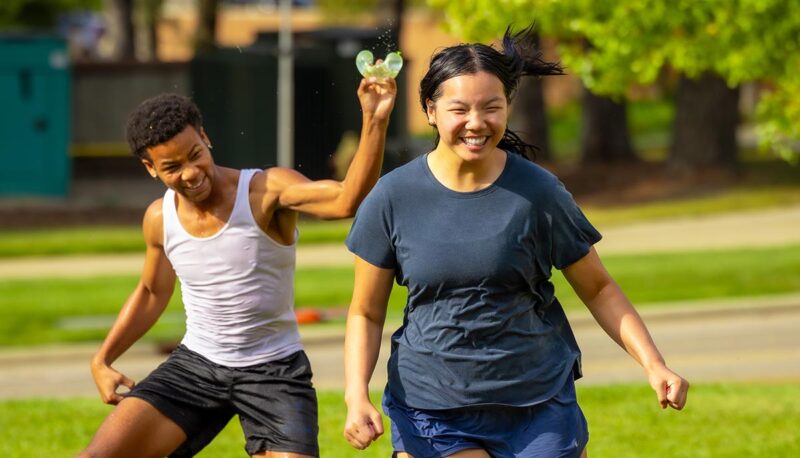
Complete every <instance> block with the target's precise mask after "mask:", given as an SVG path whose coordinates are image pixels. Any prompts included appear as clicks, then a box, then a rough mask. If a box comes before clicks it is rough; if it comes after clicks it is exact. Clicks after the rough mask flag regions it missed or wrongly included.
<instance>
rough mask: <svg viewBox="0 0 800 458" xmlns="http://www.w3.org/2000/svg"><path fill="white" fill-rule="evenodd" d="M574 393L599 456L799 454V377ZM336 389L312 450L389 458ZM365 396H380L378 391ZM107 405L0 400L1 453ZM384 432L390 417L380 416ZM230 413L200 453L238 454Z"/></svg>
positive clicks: (87, 429) (58, 451) (61, 442)
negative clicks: (354, 432)
mask: <svg viewBox="0 0 800 458" xmlns="http://www.w3.org/2000/svg"><path fill="white" fill-rule="evenodd" d="M577 385H578V400H579V402H580V404H581V407H582V409H583V411H584V413H585V415H586V417H587V419H588V422H589V431H590V441H589V456H592V457H593V458H594V457H597V458H606V457H607V458H628V457H630V458H640V457H648V458H739V457H744V456H746V457H749V458H773V457H779V456H780V457H784V456H785V457H788V456H800V433H798V431H797V425H798V424H800V385H798V384H741V383H733V384H726V385H717V384H708V385H704V384H695V385H694V386H692V388H691V390H690V394H689V403H688V404H687V408H686V409H685V410H684V411H682V412H676V411H671V410H668V411H662V410H661V409H660V408H659V407H658V406H657V403H656V400H655V397H654V395H653V393H652V391H651V390H650V389H649V387H647V386H645V385H643V384H637V385H613V386H586V387H584V386H582V385H581V383H580V382H578V384H577ZM342 397H343V396H342V393H341V392H336V391H326V392H322V393H319V402H320V405H319V411H320V419H319V423H320V437H319V439H320V440H319V442H320V452H321V453H320V454H321V456H323V457H330V458H352V457H364V458H367V457H381V458H383V457H387V456H390V454H391V446H390V440H389V436H388V434H389V433H388V432H387V434H386V435H385V436H384V437H382V438H380V439H379V440H378V441H377V442H376V443H375V444H373V445H372V446H371V447H370V448H369V449H367V450H366V451H364V452H357V451H356V450H354V449H352V448H350V446H349V445H348V444H347V443H346V442H345V440H344V439H343V438H342V429H343V425H344V419H345V414H346V409H345V405H344V401H343V399H342ZM372 399H373V400H374V401H375V402H379V400H380V393H373V394H372ZM109 411H110V407H108V406H105V405H103V404H102V403H101V402H100V401H99V400H97V399H69V400H22V401H4V402H0V424H2V425H3V428H0V455H2V456H19V457H23V456H25V457H27V456H73V455H74V454H75V453H76V452H78V451H79V450H80V449H81V448H83V447H84V446H85V445H86V444H87V443H88V442H89V440H90V439H91V437H92V435H93V434H94V431H95V430H96V429H97V427H98V426H99V425H100V422H101V421H102V420H103V418H104V417H105V416H106V415H107V414H108V412H109ZM384 426H385V427H386V429H387V430H388V420H386V419H384ZM243 446H244V439H243V437H242V433H241V428H240V427H239V424H238V421H236V420H233V421H231V423H230V424H229V425H228V427H227V428H225V430H223V432H222V433H221V434H220V436H218V437H217V438H216V439H215V440H214V441H213V442H212V443H211V445H209V446H208V447H207V448H206V449H205V450H203V452H201V453H200V454H199V455H198V456H200V457H209V458H210V457H214V458H227V457H231V458H233V457H237V458H238V457H241V456H244V451H243Z"/></svg>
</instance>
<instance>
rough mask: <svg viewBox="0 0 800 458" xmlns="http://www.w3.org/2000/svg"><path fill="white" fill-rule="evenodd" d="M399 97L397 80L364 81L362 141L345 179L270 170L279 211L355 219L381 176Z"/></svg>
mask: <svg viewBox="0 0 800 458" xmlns="http://www.w3.org/2000/svg"><path fill="white" fill-rule="evenodd" d="M396 95H397V85H396V83H395V81H394V80H393V79H387V80H385V81H379V80H376V79H375V78H370V79H364V80H361V84H360V85H359V88H358V98H359V101H360V103H361V111H362V124H361V138H360V140H359V143H358V149H357V150H356V153H355V156H354V157H353V161H352V162H351V163H350V167H349V168H348V169H347V174H346V175H345V178H344V180H343V181H341V182H339V181H335V180H320V181H311V180H309V179H308V178H306V177H305V176H303V175H302V174H300V173H299V172H297V171H294V170H291V169H270V171H269V173H268V174H267V192H268V194H277V199H276V200H277V209H289V210H294V211H299V212H304V213H308V214H310V215H313V216H316V217H319V218H328V219H334V218H347V217H351V216H353V215H354V214H355V211H356V209H357V208H358V205H359V204H360V203H361V201H362V200H364V197H366V195H367V194H368V193H369V191H370V190H371V189H372V187H373V186H374V185H375V183H376V182H377V181H378V177H379V176H380V171H381V165H382V163H383V150H384V145H385V143H386V129H387V127H388V125H389V115H390V114H391V111H392V108H393V107H394V101H395V97H396ZM311 134H312V135H313V133H311ZM269 198H270V197H268V199H269Z"/></svg>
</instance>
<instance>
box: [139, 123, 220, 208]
mask: <svg viewBox="0 0 800 458" xmlns="http://www.w3.org/2000/svg"><path fill="white" fill-rule="evenodd" d="M208 144H209V141H208V137H206V134H205V132H203V130H202V128H201V129H200V131H199V132H198V131H197V130H195V128H194V127H193V126H191V125H190V126H186V128H184V129H183V130H182V131H181V132H180V133H178V134H177V135H176V136H174V137H172V138H171V139H169V140H167V141H165V142H164V143H160V144H158V145H155V146H151V147H149V148H147V154H148V156H149V158H143V159H142V163H143V164H144V166H145V167H146V168H147V171H148V172H149V173H150V175H151V176H152V177H153V178H155V177H158V178H159V179H160V180H161V181H162V182H164V184H165V185H167V186H168V187H170V188H172V189H174V190H175V192H177V193H178V194H180V195H182V196H183V197H185V198H187V199H188V200H189V201H191V202H195V203H197V202H202V201H203V200H205V199H206V198H208V196H209V195H210V194H211V189H212V185H213V183H214V171H215V167H214V160H213V159H212V157H211V153H210V152H209V150H208Z"/></svg>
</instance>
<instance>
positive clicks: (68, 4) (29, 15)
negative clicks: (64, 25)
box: [0, 0, 102, 29]
mask: <svg viewBox="0 0 800 458" xmlns="http://www.w3.org/2000/svg"><path fill="white" fill-rule="evenodd" d="M101 1H102V0H3V1H2V2H0V27H3V28H13V27H16V28H37V29H43V28H44V29H47V28H52V27H53V26H54V25H55V24H56V20H57V19H58V15H59V14H61V13H64V12H66V11H70V10H75V9H93V10H97V9H100V3H101Z"/></svg>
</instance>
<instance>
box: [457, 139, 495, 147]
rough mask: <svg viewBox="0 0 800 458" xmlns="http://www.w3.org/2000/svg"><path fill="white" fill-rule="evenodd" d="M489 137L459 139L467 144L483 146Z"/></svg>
mask: <svg viewBox="0 0 800 458" xmlns="http://www.w3.org/2000/svg"><path fill="white" fill-rule="evenodd" d="M487 140H489V137H461V141H463V142H464V143H466V144H467V145H469V146H483V145H485V144H486V141H487Z"/></svg>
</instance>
